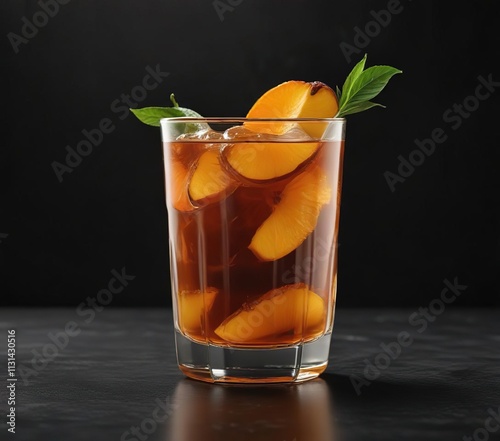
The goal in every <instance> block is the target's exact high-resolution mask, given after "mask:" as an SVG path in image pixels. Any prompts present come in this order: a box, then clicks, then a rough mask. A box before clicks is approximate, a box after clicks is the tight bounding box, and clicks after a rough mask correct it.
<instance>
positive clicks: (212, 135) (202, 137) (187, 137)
mask: <svg viewBox="0 0 500 441" xmlns="http://www.w3.org/2000/svg"><path fill="white" fill-rule="evenodd" d="M219 139H224V136H223V134H222V133H220V132H217V131H216V130H212V129H203V130H199V131H197V132H193V133H183V134H182V135H179V136H178V137H177V141H207V140H219Z"/></svg>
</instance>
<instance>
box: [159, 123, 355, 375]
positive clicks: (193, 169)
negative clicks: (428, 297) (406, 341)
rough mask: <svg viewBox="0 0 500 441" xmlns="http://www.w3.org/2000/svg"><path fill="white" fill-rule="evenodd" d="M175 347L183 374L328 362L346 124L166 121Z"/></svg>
mask: <svg viewBox="0 0 500 441" xmlns="http://www.w3.org/2000/svg"><path fill="white" fill-rule="evenodd" d="M161 128H162V139H163V149H164V163H165V182H166V196H167V209H168V220H169V242H170V263H171V278H172V298H173V311H174V326H175V336H176V350H177V358H178V363H179V367H180V369H181V371H182V372H184V373H185V374H186V375H187V376H188V377H192V378H196V379H199V380H203V381H208V382H238V383H268V382H300V381H305V380H308V379H311V378H315V377H317V376H318V375H319V374H320V373H321V372H323V371H324V370H325V368H326V366H327V362H328V354H329V348H330V338H331V332H332V326H333V317H334V309H335V298H336V286H337V246H336V244H337V236H338V226H339V208H340V194H341V182H342V163H343V151H344V135H345V120H344V119H337V118H330V119H267V120H265V119H245V118H169V119H163V120H161Z"/></svg>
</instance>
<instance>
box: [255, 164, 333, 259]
mask: <svg viewBox="0 0 500 441" xmlns="http://www.w3.org/2000/svg"><path fill="white" fill-rule="evenodd" d="M331 193H332V192H331V189H330V187H329V186H328V183H327V179H326V175H325V173H324V172H323V170H321V168H320V167H319V166H317V165H313V167H312V168H309V169H307V170H306V171H304V172H303V173H301V174H300V175H298V176H297V177H296V178H294V179H293V180H291V181H290V182H289V183H288V184H287V185H286V187H285V188H284V189H283V192H282V193H281V196H280V199H281V200H280V201H279V202H278V204H277V205H276V206H275V208H274V211H273V213H271V215H270V216H269V217H268V218H267V219H266V220H265V221H264V222H263V224H262V225H261V226H260V227H259V228H258V229H257V231H256V232H255V234H254V236H253V238H252V241H251V243H250V245H249V247H248V248H249V249H250V250H251V251H252V252H253V253H254V254H255V255H256V256H257V257H258V258H259V259H261V260H263V261H273V260H277V259H280V258H281V257H283V256H286V255H287V254H289V253H291V252H292V251H293V250H295V249H296V248H297V247H298V246H299V245H300V244H301V243H302V242H304V240H305V239H306V238H307V236H309V234H311V233H312V231H313V230H314V228H316V224H317V222H318V217H319V213H320V211H321V208H322V207H323V205H325V204H327V203H328V202H330V199H331Z"/></svg>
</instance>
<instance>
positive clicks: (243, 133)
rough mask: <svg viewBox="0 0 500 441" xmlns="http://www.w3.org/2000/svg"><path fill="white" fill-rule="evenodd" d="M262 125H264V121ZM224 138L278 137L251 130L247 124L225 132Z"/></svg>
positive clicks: (241, 139)
mask: <svg viewBox="0 0 500 441" xmlns="http://www.w3.org/2000/svg"><path fill="white" fill-rule="evenodd" d="M249 124H250V123H249ZM260 125H261V126H262V123H260ZM224 139H229V140H231V141H273V140H277V139H278V137H277V136H276V135H274V134H268V133H260V132H258V131H255V130H250V129H248V128H247V127H245V126H234V127H230V128H229V129H227V130H226V131H225V132H224Z"/></svg>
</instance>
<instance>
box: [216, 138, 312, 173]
mask: <svg viewBox="0 0 500 441" xmlns="http://www.w3.org/2000/svg"><path fill="white" fill-rule="evenodd" d="M318 145H319V144H318V143H317V142H301V143H290V142H277V143H245V144H243V143H241V144H234V145H232V146H229V147H228V148H226V149H225V150H224V156H225V160H226V161H227V163H228V164H229V166H230V167H231V168H232V169H233V170H234V171H236V173H238V174H239V175H241V176H243V177H244V178H247V179H250V180H253V181H267V180H270V179H274V178H278V177H284V176H286V175H288V174H290V173H291V172H293V171H294V170H296V169H297V168H298V167H299V166H300V165H301V164H303V163H304V162H305V161H307V160H308V159H309V158H311V157H312V156H313V155H314V153H315V152H316V150H317V149H318Z"/></svg>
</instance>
